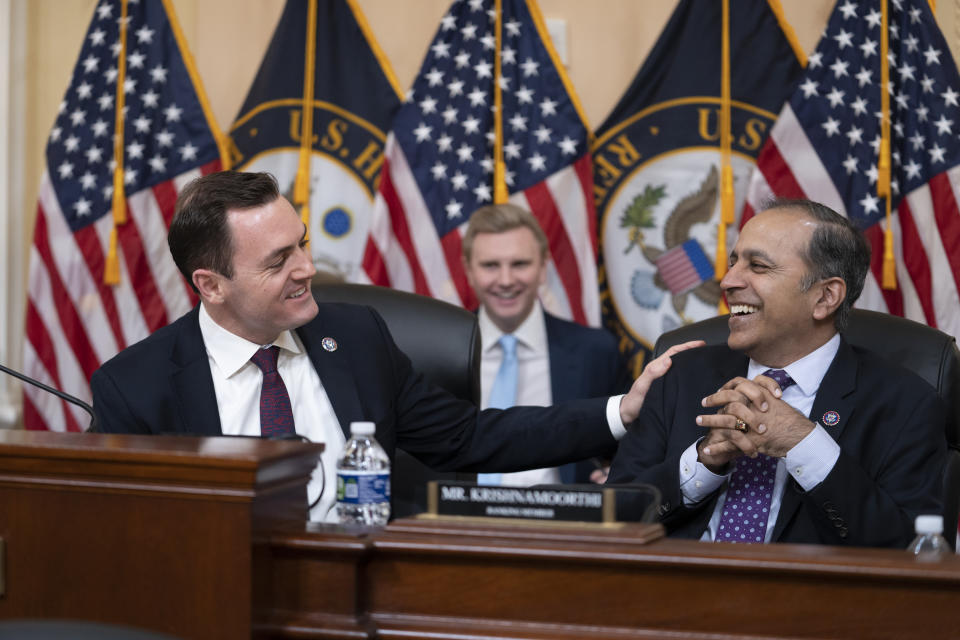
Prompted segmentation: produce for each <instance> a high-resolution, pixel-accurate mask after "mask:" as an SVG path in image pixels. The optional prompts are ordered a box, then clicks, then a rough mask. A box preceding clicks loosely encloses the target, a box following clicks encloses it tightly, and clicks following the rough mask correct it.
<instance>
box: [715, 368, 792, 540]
mask: <svg viewBox="0 0 960 640" xmlns="http://www.w3.org/2000/svg"><path fill="white" fill-rule="evenodd" d="M763 375H765V376H767V377H768V378H773V379H774V380H776V381H777V384H779V385H780V389H781V390H785V389H786V388H787V387H789V386H790V385H792V384H794V382H793V378H791V377H790V376H789V375H788V374H787V372H786V371H784V370H783V369H768V370H767V371H764V372H763ZM755 426H756V425H751V427H755ZM776 477H777V458H771V457H770V456H768V455H764V454H762V453H760V454H758V455H757V457H756V458H748V457H747V456H741V457H740V458H738V459H737V463H736V466H734V468H733V473H732V474H731V475H730V482H729V483H728V485H727V497H726V500H725V501H724V503H723V512H722V513H721V514H720V526H719V527H718V528H717V536H716V541H717V542H763V540H764V537H765V536H766V533H767V520H768V519H769V518H770V503H771V502H772V500H773V483H774V480H776Z"/></svg>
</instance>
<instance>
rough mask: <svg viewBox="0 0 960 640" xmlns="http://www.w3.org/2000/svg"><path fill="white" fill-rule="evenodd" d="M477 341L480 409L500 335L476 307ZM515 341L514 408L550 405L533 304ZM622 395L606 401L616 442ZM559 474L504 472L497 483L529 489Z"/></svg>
mask: <svg viewBox="0 0 960 640" xmlns="http://www.w3.org/2000/svg"><path fill="white" fill-rule="evenodd" d="M478 324H479V326H480V340H481V344H482V349H481V356H480V389H481V400H482V402H481V408H482V409H486V408H487V407H488V406H489V399H490V390H491V389H492V388H493V381H494V379H495V378H496V377H497V372H498V371H499V370H500V363H501V362H502V361H503V350H502V349H501V348H500V342H499V341H500V336H502V335H503V332H502V331H501V330H500V329H499V327H497V325H495V324H494V323H493V320H491V319H490V316H489V315H488V314H487V312H486V309H484V308H483V307H480V312H479V314H478ZM513 335H514V336H516V338H517V399H516V402H515V403H514V404H515V405H516V406H536V407H547V406H550V405H552V404H553V387H552V386H551V380H550V348H549V345H548V343H547V325H546V321H545V320H544V318H543V306H541V304H540V302H539V301H537V302H536V303H535V304H534V305H533V309H532V310H531V312H530V315H528V316H527V318H526V319H525V320H524V321H523V322H522V323H521V324H520V326H519V327H517V330H516V331H514V332H513ZM621 398H623V395H622V394H621V395H617V396H611V397H610V399H609V400H607V408H606V416H607V425H608V426H609V427H610V433H611V434H612V435H613V437H614V438H616V439H617V440H620V439H621V438H622V437H623V436H624V435H625V434H626V433H627V429H626V427H625V426H624V425H623V421H622V420H621V419H620V400H621ZM559 482H560V471H559V470H558V469H557V468H556V467H552V468H549V469H533V470H529V471H518V472H516V473H504V474H503V475H502V477H501V484H503V485H508V486H516V487H529V486H532V485H534V484H557V483H559Z"/></svg>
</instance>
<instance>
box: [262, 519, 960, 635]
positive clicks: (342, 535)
mask: <svg viewBox="0 0 960 640" xmlns="http://www.w3.org/2000/svg"><path fill="white" fill-rule="evenodd" d="M659 533H660V531H659V528H657V527H655V528H653V529H651V528H650V527H649V526H644V525H629V526H625V527H623V528H622V529H619V530H598V529H589V530H585V529H581V530H579V531H574V530H562V529H561V530H553V529H545V528H542V527H532V528H525V527H517V526H515V525H510V524H504V525H502V526H477V525H471V524H457V523H443V522H437V521H414V520H400V521H397V522H394V523H392V524H391V525H390V526H388V527H387V528H386V529H385V530H382V531H378V532H374V533H372V534H369V535H355V534H350V533H348V532H346V531H345V530H344V529H342V528H337V527H325V526H318V525H310V526H307V527H288V528H282V527H281V528H277V529H276V530H274V531H273V532H272V533H271V534H270V535H269V536H267V537H265V538H260V539H258V540H257V541H256V543H255V545H256V548H257V554H258V555H259V557H260V558H261V560H262V561H263V563H262V564H259V565H257V566H258V567H259V568H260V569H261V570H263V571H265V573H262V574H259V575H258V576H257V577H256V579H255V583H256V585H257V592H256V597H255V600H256V604H255V607H254V617H255V620H256V622H255V625H254V629H255V631H256V632H257V633H258V637H268V638H274V637H276V638H281V637H286V638H299V637H319V638H363V637H377V638H435V639H449V640H454V639H458V640H459V639H463V638H470V639H471V640H472V639H474V638H478V639H479V638H538V639H539V638H544V639H545V638H558V639H560V638H562V639H573V638H600V639H608V638H609V639H611V640H612V639H614V638H618V639H622V638H641V637H642V638H651V637H664V636H669V637H684V638H718V637H723V638H747V637H752V638H756V637H775V638H910V637H918V638H952V637H956V636H957V629H958V627H960V623H958V622H957V615H958V612H957V605H960V558H957V557H955V556H949V557H947V558H945V559H943V561H940V562H937V563H934V564H927V563H921V562H918V561H916V560H915V559H914V558H912V557H910V556H908V555H907V554H906V552H901V551H898V550H875V549H843V548H838V547H816V546H808V545H732V544H707V543H699V542H692V541H682V540H668V539H659V540H656V538H657V536H658V535H659ZM648 538H654V539H655V540H654V541H653V542H650V543H649V544H646V543H645V540H646V539H648Z"/></svg>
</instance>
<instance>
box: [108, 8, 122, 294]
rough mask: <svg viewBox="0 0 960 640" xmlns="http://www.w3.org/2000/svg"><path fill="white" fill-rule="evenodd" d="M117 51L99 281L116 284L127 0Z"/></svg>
mask: <svg viewBox="0 0 960 640" xmlns="http://www.w3.org/2000/svg"><path fill="white" fill-rule="evenodd" d="M118 26H119V29H120V52H119V53H118V54H117V98H116V100H115V103H114V109H115V111H114V117H113V162H114V167H113V201H112V202H113V228H112V229H110V246H109V248H108V250H107V259H106V262H105V263H104V265H103V283H104V284H106V285H110V286H116V285H118V284H120V256H119V252H118V251H117V227H118V226H119V225H121V224H126V223H127V199H126V194H125V192H124V188H123V178H124V176H123V126H124V123H123V106H124V102H125V97H124V86H125V85H126V82H127V0H121V1H120V23H119V25H118Z"/></svg>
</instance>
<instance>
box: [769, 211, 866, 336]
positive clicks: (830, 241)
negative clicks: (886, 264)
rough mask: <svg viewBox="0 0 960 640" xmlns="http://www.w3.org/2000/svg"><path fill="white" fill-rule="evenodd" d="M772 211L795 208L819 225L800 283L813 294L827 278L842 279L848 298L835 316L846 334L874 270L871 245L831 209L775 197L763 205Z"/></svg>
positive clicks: (802, 288)
mask: <svg viewBox="0 0 960 640" xmlns="http://www.w3.org/2000/svg"><path fill="white" fill-rule="evenodd" d="M771 209H793V210H795V211H800V212H802V213H804V214H806V215H807V216H808V217H809V218H811V219H812V220H814V221H815V222H817V223H818V224H817V227H816V229H814V231H813V236H812V237H811V238H810V244H809V246H808V247H807V251H806V253H805V254H804V255H803V261H804V262H805V263H806V264H807V273H806V275H805V276H804V277H803V279H802V280H801V281H800V289H801V291H809V290H810V287H812V286H813V285H814V284H816V283H817V282H820V281H821V280H826V279H827V278H842V279H843V281H844V283H846V285H847V295H846V296H845V297H844V299H843V302H841V303H840V306H839V307H837V310H836V312H835V313H834V316H833V323H834V326H835V327H836V328H837V331H844V330H845V329H846V328H847V323H848V322H849V320H850V309H852V308H853V303H854V302H856V301H857V298H859V297H860V294H861V293H862V292H863V283H864V281H865V280H866V278H867V272H868V271H869V270H870V244H869V243H868V242H867V239H866V238H865V237H864V235H863V232H861V231H860V230H859V229H858V228H857V227H856V226H854V224H853V223H852V222H850V220H848V219H847V218H845V217H843V216H841V215H840V214H839V213H837V212H836V211H834V210H833V209H831V208H830V207H828V206H826V205H823V204H820V203H819V202H814V201H812V200H800V199H788V198H774V199H771V200H768V201H766V202H764V203H763V207H762V209H761V212H763V211H769V210H771Z"/></svg>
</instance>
